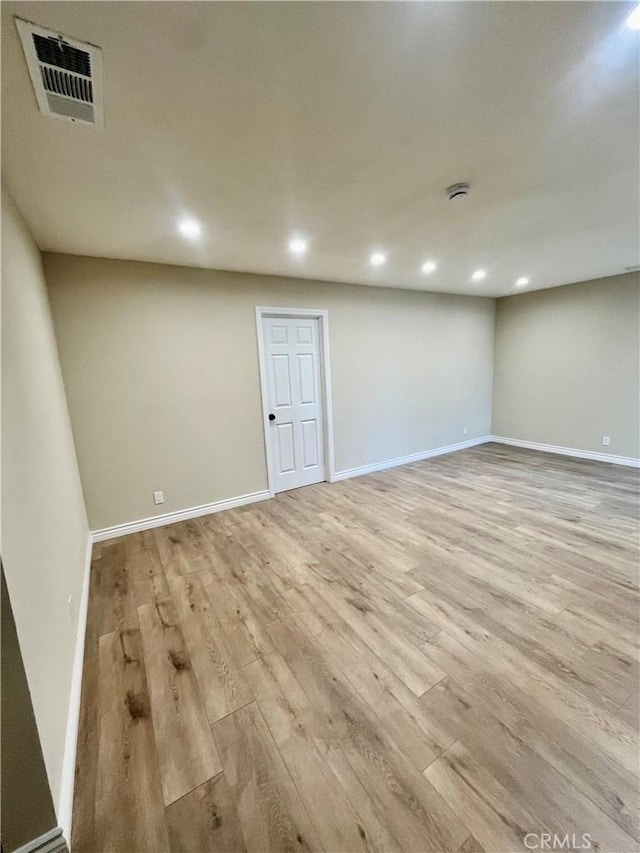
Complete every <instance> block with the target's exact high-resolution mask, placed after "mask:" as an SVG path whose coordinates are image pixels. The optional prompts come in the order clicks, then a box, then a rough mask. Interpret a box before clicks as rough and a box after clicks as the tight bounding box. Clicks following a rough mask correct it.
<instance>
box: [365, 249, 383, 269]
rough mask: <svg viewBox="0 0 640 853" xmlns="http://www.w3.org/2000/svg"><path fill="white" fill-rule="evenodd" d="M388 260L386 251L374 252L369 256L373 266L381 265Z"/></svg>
mask: <svg viewBox="0 0 640 853" xmlns="http://www.w3.org/2000/svg"><path fill="white" fill-rule="evenodd" d="M386 260H387V256H386V255H385V253H384V252H374V253H373V254H372V255H371V257H370V258H369V263H370V264H371V266H372V267H381V266H382V264H383V263H384V262H385V261H386Z"/></svg>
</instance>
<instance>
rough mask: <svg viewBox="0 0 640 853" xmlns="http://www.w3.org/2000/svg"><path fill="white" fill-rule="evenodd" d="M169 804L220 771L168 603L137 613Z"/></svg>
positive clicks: (192, 677)
mask: <svg viewBox="0 0 640 853" xmlns="http://www.w3.org/2000/svg"><path fill="white" fill-rule="evenodd" d="M138 617H139V619H140V632H141V635H142V644H143V647H144V659H145V663H146V667H147V676H148V684H149V695H150V697H151V715H152V718H153V729H154V732H155V741H156V750H157V753H158V762H159V765H160V780H161V782H162V793H163V797H164V803H165V805H169V804H170V803H172V802H173V801H174V800H177V799H178V798H179V797H183V796H184V795H185V794H188V793H189V791H192V790H193V789H194V788H196V787H197V786H198V785H201V784H202V783H203V782H206V781H207V779H211V777H212V776H215V774H216V773H219V772H220V770H222V767H221V765H220V759H219V758H218V754H217V752H216V749H215V746H214V743H213V739H212V737H211V730H210V728H209V724H208V721H207V716H206V706H205V703H204V700H203V696H202V693H201V691H200V687H199V685H198V682H197V681H196V677H195V675H194V672H193V667H192V664H191V659H190V657H189V654H188V652H187V650H186V648H185V645H184V641H183V639H182V635H181V633H180V630H179V628H178V626H177V623H176V617H175V611H174V608H173V605H172V604H171V602H170V601H163V602H160V603H159V604H145V605H144V606H143V607H140V608H138Z"/></svg>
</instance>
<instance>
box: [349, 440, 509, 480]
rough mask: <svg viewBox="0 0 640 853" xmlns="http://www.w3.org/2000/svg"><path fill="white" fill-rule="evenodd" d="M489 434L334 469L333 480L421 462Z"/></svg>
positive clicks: (471, 444) (481, 442) (479, 442)
mask: <svg viewBox="0 0 640 853" xmlns="http://www.w3.org/2000/svg"><path fill="white" fill-rule="evenodd" d="M491 440H492V438H491V436H490V435H483V436H481V437H480V438H470V439H468V441H460V442H458V443H457V444H447V445H445V446H444V447H434V448H433V449H432V450H423V451H422V452H421V453H412V454H411V455H409V456H398V457H396V458H395V459H385V460H384V461H383V462H373V463H372V464H371V465H361V466H360V467H359V468H348V469H347V470H345V471H336V473H335V474H334V476H333V481H334V482H335V481H336V480H348V479H349V478H350V477H360V476H361V475H362V474H373V473H375V472H376V471H384V470H385V469H387V468H396V467H397V466H398V465H409V463H411V462H421V461H422V460H423V459H431V457H432V456H443V455H444V454H445V453H454V452H455V451H456V450H465V449H466V448H467V447H476V446H477V445H478V444H486V443H487V442H488V441H491Z"/></svg>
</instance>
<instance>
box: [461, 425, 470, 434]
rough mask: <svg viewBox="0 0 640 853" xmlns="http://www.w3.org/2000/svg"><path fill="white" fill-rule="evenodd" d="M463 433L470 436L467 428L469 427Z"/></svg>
mask: <svg viewBox="0 0 640 853" xmlns="http://www.w3.org/2000/svg"><path fill="white" fill-rule="evenodd" d="M462 432H463V435H468V434H469V430H468V428H467V427H465V428H464V429H463V430H462Z"/></svg>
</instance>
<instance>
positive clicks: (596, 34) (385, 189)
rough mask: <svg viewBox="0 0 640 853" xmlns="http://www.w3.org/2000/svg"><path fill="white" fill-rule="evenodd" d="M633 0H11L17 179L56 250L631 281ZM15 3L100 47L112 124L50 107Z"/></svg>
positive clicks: (6, 122)
mask: <svg viewBox="0 0 640 853" xmlns="http://www.w3.org/2000/svg"><path fill="white" fill-rule="evenodd" d="M633 5H634V4H630V3H617V2H586V3H582V2H571V3H569V2H567V3H546V2H539V3H528V2H518V3H492V2H485V3H451V2H440V3H403V2H396V3H314V2H308V3H304V2H303V3H259V2H258V3H206V2H203V3H191V2H160V3H154V2H138V3H119V2H91V3H89V2H87V3H75V2H43V3H39V2H35V3H32V2H29V3H15V2H5V3H3V4H2V108H3V124H2V131H3V145H2V155H3V164H2V165H3V173H4V177H5V179H6V181H7V183H8V186H9V188H10V190H11V191H12V193H13V195H14V196H15V198H16V201H17V203H18V205H19V207H20V208H21V210H22V211H23V213H24V215H25V217H26V219H27V221H28V223H29V225H30V226H31V228H32V230H33V232H34V235H35V237H36V240H37V241H38V244H39V245H40V247H41V248H42V249H45V250H53V251H60V252H71V253H76V254H83V255H97V256H105V257H116V258H131V259H136V260H148V261H156V262H166V263H171V264H184V265H189V266H199V267H212V268H219V269H233V270H247V271H251V272H260V273H274V274H280V275H296V276H304V277H307V278H316V279H326V280H333V281H348V282H359V283H363V284H374V285H385V286H392V287H393V286H397V287H411V288H420V289H427V290H443V291H449V292H458V293H476V294H482V295H491V296H494V295H502V294H505V293H510V292H514V282H515V280H516V279H517V278H518V277H520V276H527V277H529V278H530V282H531V283H530V285H529V288H530V289H532V288H540V287H551V286H555V285H560V284H566V283H568V282H573V281H579V280H583V279H589V278H596V277H600V276H607V275H613V274H616V273H620V272H623V271H624V269H625V267H627V266H630V265H634V264H637V263H638V260H639V258H638V254H639V247H638V239H639V238H638V232H639V226H640V223H639V218H640V213H639V200H638V185H639V161H638V148H639V142H640V138H639V128H640V115H639V83H638V60H639V42H640V34H639V33H638V32H632V31H630V30H628V29H627V28H625V26H624V21H625V19H626V17H627V15H628V14H629V12H630V11H631V9H632V8H633ZM15 15H17V16H20V17H24V18H28V19H29V20H32V21H35V22H37V23H39V24H41V25H43V26H46V27H50V28H52V29H54V30H57V31H59V32H60V33H62V34H65V35H68V36H70V37H73V38H76V39H80V40H86V41H90V42H93V43H95V44H98V45H100V46H101V47H102V49H103V54H104V55H103V63H104V103H105V127H104V129H103V130H97V129H95V128H92V127H85V126H79V125H77V124H76V125H70V124H67V123H65V122H62V121H59V120H56V119H51V118H45V117H43V116H41V115H40V114H39V112H38V109H37V106H36V101H35V97H34V94H33V91H32V88H31V83H30V80H29V76H28V72H27V69H26V65H25V61H24V58H23V55H22V51H21V47H20V44H19V40H18V37H17V33H16V29H15V25H14V23H13V21H12V17H13V16H15ZM456 181H469V182H470V183H471V184H472V193H471V195H470V197H469V198H468V199H466V200H465V201H462V202H459V203H449V202H447V201H446V200H445V197H444V190H445V188H446V187H447V186H448V185H449V184H452V183H454V182H456ZM185 214H187V215H190V216H193V217H196V218H197V219H198V220H199V221H200V222H201V224H202V227H203V235H202V238H201V239H200V240H199V241H196V242H189V241H187V240H185V239H184V238H183V237H182V236H181V235H180V234H179V233H178V231H177V229H176V223H177V221H178V220H179V219H180V217H181V216H183V215H185ZM294 233H301V234H304V235H305V236H306V237H307V238H308V240H309V249H308V252H307V254H306V255H305V257H304V258H295V257H292V256H291V255H290V254H289V253H288V251H287V242H288V240H289V238H290V237H291V235H292V234H294ZM376 249H381V250H384V251H386V253H387V262H386V264H384V265H383V266H382V267H378V268H375V269H374V268H372V267H370V266H369V264H368V257H369V255H370V253H371V252H372V251H374V250H376ZM427 259H433V260H434V261H436V262H437V264H438V268H437V270H436V271H435V272H434V273H432V274H431V275H429V276H426V275H423V274H422V273H421V272H420V267H421V265H422V263H423V261H425V260H427ZM478 268H482V269H485V270H486V272H487V276H486V278H485V279H484V280H483V281H481V282H473V281H471V280H470V277H471V273H472V272H473V271H474V270H475V269H478Z"/></svg>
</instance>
